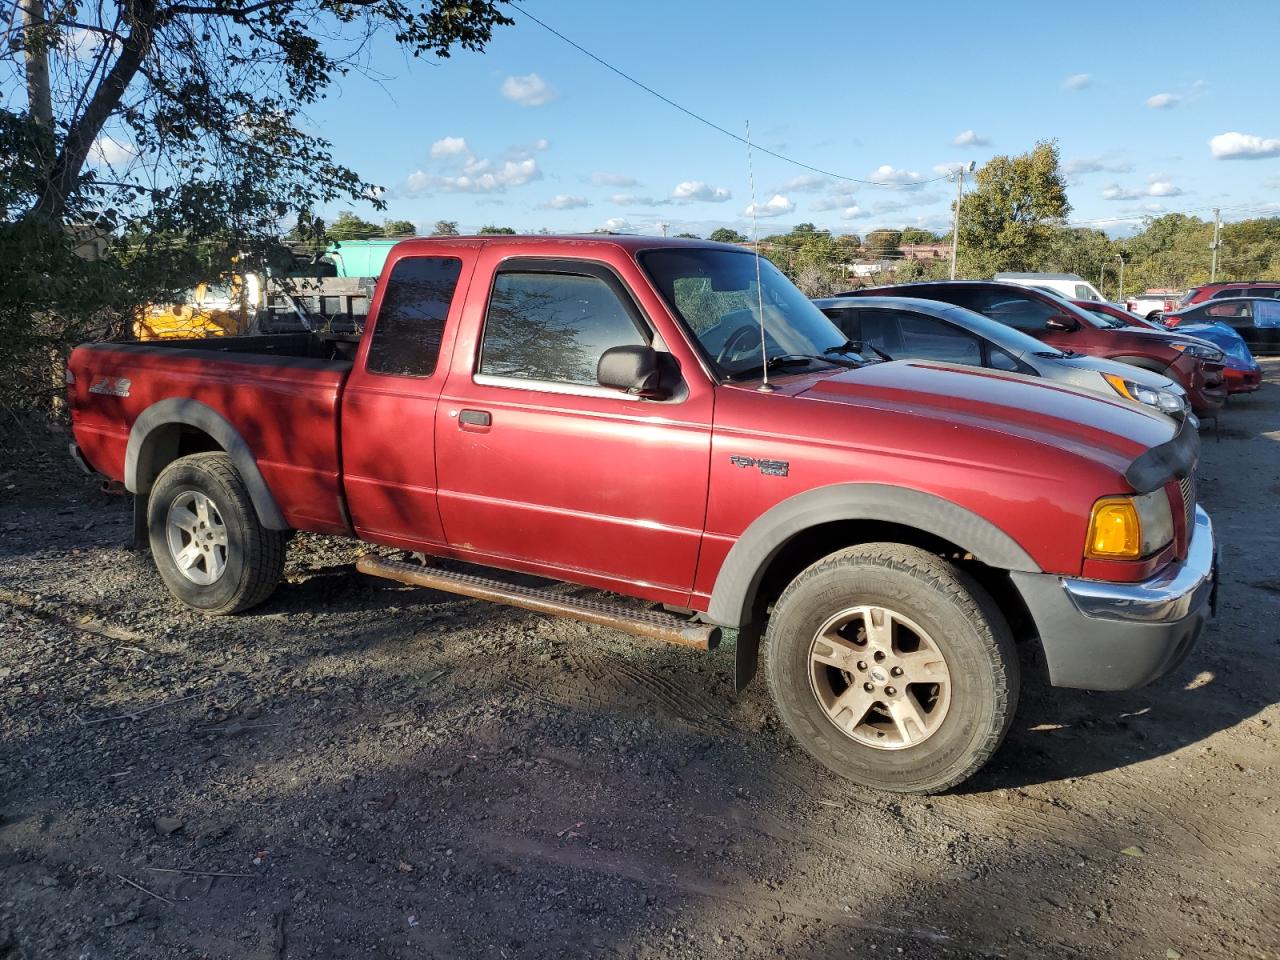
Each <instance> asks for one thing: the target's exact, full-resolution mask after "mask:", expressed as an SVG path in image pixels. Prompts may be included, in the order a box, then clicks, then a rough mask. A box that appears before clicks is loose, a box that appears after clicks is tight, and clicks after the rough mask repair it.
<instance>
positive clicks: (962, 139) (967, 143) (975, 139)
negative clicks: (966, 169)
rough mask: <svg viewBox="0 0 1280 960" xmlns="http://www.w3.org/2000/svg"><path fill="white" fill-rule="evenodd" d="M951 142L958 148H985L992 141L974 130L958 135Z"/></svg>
mask: <svg viewBox="0 0 1280 960" xmlns="http://www.w3.org/2000/svg"><path fill="white" fill-rule="evenodd" d="M951 142H952V143H954V144H955V145H956V146H957V147H985V146H986V145H987V144H989V143H990V142H991V140H990V138H988V137H984V136H982V135H981V134H980V133H977V132H975V131H973V130H965V131H964V132H963V133H958V134H956V138H955V139H954V140H952V141H951Z"/></svg>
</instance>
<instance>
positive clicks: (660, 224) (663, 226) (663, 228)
mask: <svg viewBox="0 0 1280 960" xmlns="http://www.w3.org/2000/svg"><path fill="white" fill-rule="evenodd" d="M667 226H668V224H667V223H666V222H665V221H662V220H659V221H658V229H660V230H661V231H662V235H663V236H664V237H665V236H666V235H667Z"/></svg>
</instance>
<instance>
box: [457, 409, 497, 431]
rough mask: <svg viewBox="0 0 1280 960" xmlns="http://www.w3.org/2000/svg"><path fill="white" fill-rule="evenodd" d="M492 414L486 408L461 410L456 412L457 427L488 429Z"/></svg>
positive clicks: (491, 422)
mask: <svg viewBox="0 0 1280 960" xmlns="http://www.w3.org/2000/svg"><path fill="white" fill-rule="evenodd" d="M492 425H493V416H492V415H491V414H490V413H489V411H488V410H463V411H462V412H461V413H459V414H458V427H459V429H462V430H488V429H489V427H490V426H492Z"/></svg>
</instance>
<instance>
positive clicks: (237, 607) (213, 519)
mask: <svg viewBox="0 0 1280 960" xmlns="http://www.w3.org/2000/svg"><path fill="white" fill-rule="evenodd" d="M147 529H148V533H149V536H150V541H151V556H152V557H153V558H154V560H155V564H156V569H157V570H158V571H159V572H160V577H161V579H163V580H164V582H165V586H167V587H168V588H169V592H170V593H172V594H173V595H174V596H175V597H177V598H178V599H179V600H181V601H182V602H183V603H185V604H186V605H187V606H189V607H192V608H194V609H196V610H199V611H201V612H202V613H210V614H227V613H238V612H239V611H241V610H248V609H249V608H250V607H254V606H257V605H258V604H260V603H262V601H264V600H266V599H267V597H269V596H271V593H272V591H274V590H275V588H276V584H277V583H279V582H280V576H281V574H282V573H283V572H284V555H285V547H286V545H287V543H288V539H289V538H288V532H287V531H281V530H268V529H266V528H265V527H263V526H262V524H261V523H259V522H258V514H257V511H256V510H254V508H253V503H252V502H251V501H250V499H249V492H248V490H247V489H246V488H245V485H244V481H243V480H242V479H241V477H240V473H239V471H237V470H236V468H235V465H234V464H233V463H232V461H231V458H230V457H229V456H227V455H226V454H225V453H197V454H193V455H191V456H188V457H182V458H180V459H178V460H175V461H174V462H173V463H171V464H169V465H168V466H167V467H165V468H164V470H163V471H162V472H161V474H160V476H159V477H158V478H157V479H156V482H155V486H153V487H152V488H151V494H150V497H149V498H148V501H147Z"/></svg>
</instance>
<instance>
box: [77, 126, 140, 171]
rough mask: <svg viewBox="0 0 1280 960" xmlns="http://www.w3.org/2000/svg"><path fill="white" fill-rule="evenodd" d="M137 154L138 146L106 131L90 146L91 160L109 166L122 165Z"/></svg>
mask: <svg viewBox="0 0 1280 960" xmlns="http://www.w3.org/2000/svg"><path fill="white" fill-rule="evenodd" d="M137 155H138V148H137V147H135V146H134V145H133V144H131V143H125V142H124V141H123V140H117V139H116V138H115V137H112V136H109V135H108V134H105V133H104V134H103V135H102V136H100V137H98V139H97V140H95V141H93V146H92V147H90V148H89V157H90V159H91V160H94V161H96V162H97V163H104V164H106V165H107V166H109V167H115V166H122V165H124V164H126V163H128V162H129V161H130V160H132V159H133V158H134V157H136V156H137Z"/></svg>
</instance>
